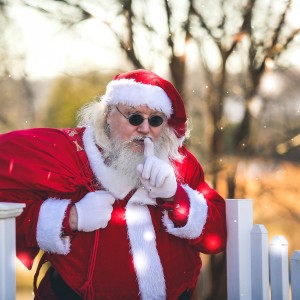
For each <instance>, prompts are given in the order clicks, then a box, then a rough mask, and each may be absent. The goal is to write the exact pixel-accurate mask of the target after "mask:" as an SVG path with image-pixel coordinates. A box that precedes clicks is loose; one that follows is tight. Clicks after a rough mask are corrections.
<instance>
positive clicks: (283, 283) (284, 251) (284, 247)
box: [270, 236, 289, 300]
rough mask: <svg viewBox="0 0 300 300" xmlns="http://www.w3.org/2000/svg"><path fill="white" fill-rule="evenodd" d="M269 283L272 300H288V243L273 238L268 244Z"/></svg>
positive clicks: (281, 239)
mask: <svg viewBox="0 0 300 300" xmlns="http://www.w3.org/2000/svg"><path fill="white" fill-rule="evenodd" d="M270 282H271V296H272V297H271V298H272V300H288V299H289V267H288V242H287V240H286V239H285V237H284V236H275V237H274V238H273V240H272V241H271V244H270Z"/></svg>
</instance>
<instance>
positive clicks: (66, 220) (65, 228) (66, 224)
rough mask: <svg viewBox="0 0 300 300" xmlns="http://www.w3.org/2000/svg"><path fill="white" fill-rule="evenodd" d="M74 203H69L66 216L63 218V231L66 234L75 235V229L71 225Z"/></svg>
mask: <svg viewBox="0 0 300 300" xmlns="http://www.w3.org/2000/svg"><path fill="white" fill-rule="evenodd" d="M72 206H73V204H69V205H68V207H67V210H66V213H65V217H64V220H63V230H62V231H63V233H64V235H66V236H73V235H74V234H75V233H74V232H73V230H72V229H71V227H70V222H69V220H70V212H71V208H72Z"/></svg>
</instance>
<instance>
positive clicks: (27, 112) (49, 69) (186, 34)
mask: <svg viewBox="0 0 300 300" xmlns="http://www.w3.org/2000/svg"><path fill="white" fill-rule="evenodd" d="M299 16H300V2H299V1H298V0H276V1H272V0H259V1H258V0H256V1H255V0H215V1H209V0H181V1H176V0H151V1H150V0H123V1H120V0H119V1H118V0H110V1H105V0H85V1H80V0H43V1H38V0H0V28H1V30H0V106H1V110H0V133H3V132H6V131H10V130H16V129H23V128H30V127H49V126H50V127H57V128H60V127H71V126H75V125H76V111H77V110H78V108H80V107H81V106H82V105H84V104H85V103H87V102H89V101H91V100H93V99H94V98H95V97H97V96H99V95H101V94H103V93H104V90H105V86H106V84H107V83H108V82H109V81H110V80H111V79H112V77H113V76H114V75H115V74H117V73H119V72H124V71H129V70H132V69H137V68H146V69H150V70H153V71H155V72H156V73H158V74H159V75H161V76H163V77H166V78H167V79H169V80H170V81H172V82H173V83H174V85H175V86H176V88H177V89H178V90H179V92H180V93H181V94H182V96H183V98H184V101H185V105H186V109H187V113H188V115H189V118H190V125H191V128H192V132H191V137H190V139H189V140H188V141H187V147H188V148H189V149H190V150H191V151H192V152H193V153H194V154H195V155H196V157H197V158H198V159H199V160H200V162H201V164H202V166H203V168H204V170H205V174H206V179H207V180H208V181H209V183H210V184H211V185H212V186H214V187H215V188H216V189H217V190H218V191H219V192H220V193H221V194H222V195H223V197H224V198H251V199H253V202H254V218H255V220H254V222H255V223H256V224H264V225H265V226H266V228H267V230H268V231H269V238H270V239H272V238H273V237H274V235H284V236H285V237H286V239H287V240H288V242H289V252H290V254H291V253H293V252H294V251H295V250H297V249H300V242H299V236H298V232H299V231H298V230H299V229H300V205H298V201H300V188H299V186H300V185H299V183H300V182H299V178H300V18H299ZM203 259H204V262H205V263H204V267H203V272H202V275H201V278H200V280H199V286H198V289H197V294H196V296H195V299H205V300H209V299H211V300H218V299H222V300H223V299H226V271H225V270H226V269H225V262H226V258H225V254H224V253H223V254H220V255H216V256H203ZM17 266H18V275H17V285H18V286H17V291H18V296H17V299H22V300H24V299H25V300H26V299H33V295H32V278H33V274H34V270H35V267H36V266H34V268H33V270H32V271H28V270H26V269H25V268H24V267H23V266H22V265H21V264H20V263H18V264H17Z"/></svg>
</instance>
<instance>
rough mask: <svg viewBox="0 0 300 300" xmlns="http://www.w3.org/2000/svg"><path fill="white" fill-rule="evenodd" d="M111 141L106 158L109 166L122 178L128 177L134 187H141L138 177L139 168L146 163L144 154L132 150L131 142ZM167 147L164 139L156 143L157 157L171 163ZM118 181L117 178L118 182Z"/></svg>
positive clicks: (105, 154) (155, 151) (105, 153)
mask: <svg viewBox="0 0 300 300" xmlns="http://www.w3.org/2000/svg"><path fill="white" fill-rule="evenodd" d="M144 138H145V137H135V138H134V139H133V140H136V139H137V140H139V139H144ZM133 140H130V141H127V142H120V141H116V140H114V141H111V142H110V144H111V147H110V150H109V151H105V152H104V153H103V154H104V157H105V158H106V159H107V162H108V164H109V165H110V166H111V167H112V168H114V169H115V170H116V171H117V173H118V174H120V176H124V175H125V176H126V177H127V179H129V180H130V182H131V183H132V186H133V187H135V188H138V187H140V186H141V183H140V180H139V177H138V176H137V170H136V168H137V166H138V165H139V164H142V163H144V161H145V157H144V153H143V152H134V151H132V149H131V142H132V141H133ZM166 152H167V151H166V149H165V147H163V141H162V139H159V140H158V141H156V142H154V153H155V155H156V156H157V157H158V158H160V159H162V160H164V161H166V162H168V163H170V161H169V159H168V155H167V153H166ZM117 180H118V179H117V178H116V181H117Z"/></svg>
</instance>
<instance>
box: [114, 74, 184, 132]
mask: <svg viewBox="0 0 300 300" xmlns="http://www.w3.org/2000/svg"><path fill="white" fill-rule="evenodd" d="M119 79H134V80H135V81H136V82H140V83H144V84H149V85H154V86H158V87H160V88H162V89H163V90H164V92H165V93H166V94H167V95H168V97H169V99H170V100H171V102H172V107H173V114H172V115H171V117H170V119H169V120H168V124H169V125H170V126H171V127H173V128H174V129H175V131H176V134H177V136H178V137H183V136H184V135H185V130H186V121H187V118H186V113H185V108H184V103H183V100H182V98H181V96H180V94H179V93H178V91H177V90H176V88H175V87H174V86H173V85H172V84H171V83H170V82H169V81H167V80H165V79H163V78H162V77H160V76H158V75H157V74H155V73H153V72H151V71H148V70H142V69H139V70H134V71H130V72H126V73H122V74H118V75H116V76H115V77H114V80H119Z"/></svg>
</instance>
